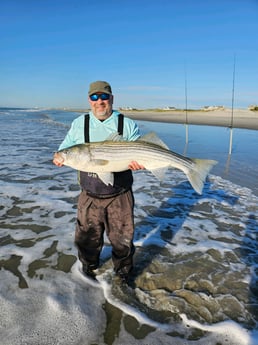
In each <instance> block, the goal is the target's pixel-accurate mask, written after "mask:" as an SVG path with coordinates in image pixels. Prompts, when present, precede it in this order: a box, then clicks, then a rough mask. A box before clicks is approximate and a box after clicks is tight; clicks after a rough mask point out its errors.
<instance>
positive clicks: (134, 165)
mask: <svg viewBox="0 0 258 345" xmlns="http://www.w3.org/2000/svg"><path fill="white" fill-rule="evenodd" d="M128 168H129V169H131V170H141V169H145V167H144V166H143V165H141V164H139V163H138V162H136V161H132V162H131V163H130V164H129V166H128Z"/></svg>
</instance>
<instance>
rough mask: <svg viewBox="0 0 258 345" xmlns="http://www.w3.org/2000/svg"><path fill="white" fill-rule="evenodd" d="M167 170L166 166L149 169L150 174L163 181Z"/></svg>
mask: <svg viewBox="0 0 258 345" xmlns="http://www.w3.org/2000/svg"><path fill="white" fill-rule="evenodd" d="M167 170H168V167H165V168H157V169H150V171H151V172H152V174H153V175H154V176H156V177H157V179H159V180H160V181H163V180H164V179H165V174H166V171H167Z"/></svg>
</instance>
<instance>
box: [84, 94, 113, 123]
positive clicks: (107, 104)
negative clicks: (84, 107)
mask: <svg viewBox="0 0 258 345" xmlns="http://www.w3.org/2000/svg"><path fill="white" fill-rule="evenodd" d="M95 95H97V96H98V97H96V96H95ZM101 95H103V92H96V93H95V94H94V95H91V96H89V99H88V100H89V103H90V107H91V110H92V112H93V114H94V115H95V116H96V118H97V119H99V120H102V119H103V120H104V119H106V118H108V117H109V116H110V115H111V114H112V106H113V95H107V94H104V95H107V97H108V96H109V98H108V99H101ZM92 96H94V97H95V99H96V98H98V99H97V100H92V98H94V97H92ZM102 98H105V97H102Z"/></svg>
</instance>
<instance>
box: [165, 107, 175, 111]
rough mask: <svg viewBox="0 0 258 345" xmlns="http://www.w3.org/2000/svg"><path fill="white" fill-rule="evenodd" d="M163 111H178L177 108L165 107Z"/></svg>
mask: <svg viewBox="0 0 258 345" xmlns="http://www.w3.org/2000/svg"><path fill="white" fill-rule="evenodd" d="M162 110H176V108H175V107H164V108H162Z"/></svg>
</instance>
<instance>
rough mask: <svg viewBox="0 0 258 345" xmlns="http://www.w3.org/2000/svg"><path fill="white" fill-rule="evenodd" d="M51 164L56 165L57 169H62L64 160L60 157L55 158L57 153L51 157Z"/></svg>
mask: <svg viewBox="0 0 258 345" xmlns="http://www.w3.org/2000/svg"><path fill="white" fill-rule="evenodd" d="M53 163H54V164H55V165H57V166H58V167H62V166H63V165H64V164H63V163H64V159H63V158H61V157H60V156H57V153H55V154H54V157H53Z"/></svg>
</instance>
